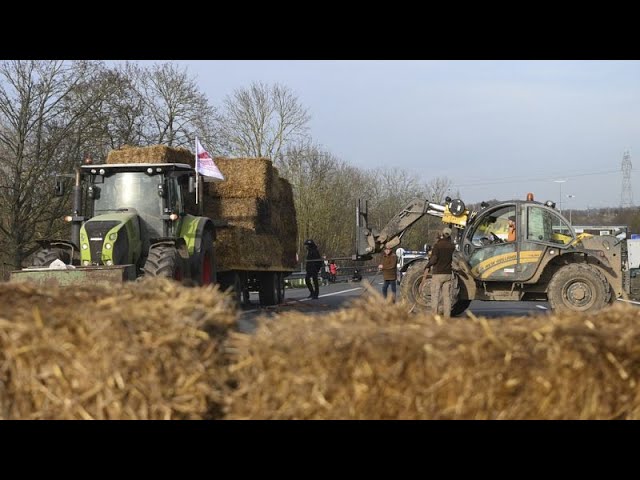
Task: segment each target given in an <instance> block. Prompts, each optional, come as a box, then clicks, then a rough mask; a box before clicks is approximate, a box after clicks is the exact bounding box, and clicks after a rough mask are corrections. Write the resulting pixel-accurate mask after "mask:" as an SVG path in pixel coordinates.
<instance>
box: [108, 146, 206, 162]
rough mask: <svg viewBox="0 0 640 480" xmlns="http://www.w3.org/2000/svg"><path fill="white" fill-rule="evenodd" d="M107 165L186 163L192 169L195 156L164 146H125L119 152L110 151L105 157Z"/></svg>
mask: <svg viewBox="0 0 640 480" xmlns="http://www.w3.org/2000/svg"><path fill="white" fill-rule="evenodd" d="M107 163H108V164H116V163H186V164H187V165H191V166H192V167H193V166H194V165H195V155H194V153H192V152H191V151H190V150H188V149H186V148H181V147H168V146H166V145H152V146H149V147H131V146H125V147H123V148H121V149H120V150H111V151H110V152H109V154H108V155H107Z"/></svg>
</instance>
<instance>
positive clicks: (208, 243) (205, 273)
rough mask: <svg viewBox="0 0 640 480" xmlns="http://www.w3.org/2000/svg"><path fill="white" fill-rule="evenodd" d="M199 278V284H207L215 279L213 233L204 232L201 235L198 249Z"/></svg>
mask: <svg viewBox="0 0 640 480" xmlns="http://www.w3.org/2000/svg"><path fill="white" fill-rule="evenodd" d="M199 260H200V268H199V269H198V271H199V273H200V278H198V279H197V280H198V284H199V285H209V284H211V283H215V281H216V271H215V267H214V262H213V260H214V257H213V235H211V232H205V233H204V235H203V236H202V248H201V249H200V256H199Z"/></svg>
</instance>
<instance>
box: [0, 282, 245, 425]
mask: <svg viewBox="0 0 640 480" xmlns="http://www.w3.org/2000/svg"><path fill="white" fill-rule="evenodd" d="M0 303H1V304H2V313H1V314H0V365H2V368H1V369H0V418H2V419H50V420H55V419H112V420H124V419H219V418H222V417H223V415H224V413H223V412H224V408H225V405H226V399H227V396H228V393H229V392H228V391H229V387H228V384H227V379H228V373H227V370H226V368H227V358H226V357H225V348H224V343H225V341H226V338H227V335H228V333H229V330H231V329H233V328H235V322H236V314H235V308H234V306H233V303H232V302H231V301H230V298H229V297H228V295H226V294H223V293H222V292H221V291H220V290H219V289H218V288H217V287H208V288H187V287H183V286H181V285H179V284H178V283H176V282H174V281H171V280H168V279H162V278H151V279H143V280H142V281H140V282H130V283H126V284H117V285H112V286H109V285H103V284H102V285H93V284H86V285H75V286H66V287H60V286H50V287H48V288H47V289H42V288H40V287H38V286H37V285H32V284H29V283H5V284H0ZM87 312H91V314H90V315H87Z"/></svg>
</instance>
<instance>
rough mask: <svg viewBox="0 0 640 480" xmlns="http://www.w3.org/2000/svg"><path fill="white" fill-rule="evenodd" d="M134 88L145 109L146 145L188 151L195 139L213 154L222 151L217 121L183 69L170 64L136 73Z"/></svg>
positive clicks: (201, 94)
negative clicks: (182, 148)
mask: <svg viewBox="0 0 640 480" xmlns="http://www.w3.org/2000/svg"><path fill="white" fill-rule="evenodd" d="M137 76H138V77H139V78H138V79H136V80H137V81H136V83H137V88H138V90H139V93H140V96H141V97H142V99H143V102H144V106H145V115H146V117H147V118H146V122H145V133H144V138H145V142H146V144H148V145H152V144H164V145H169V146H184V147H187V148H189V147H191V146H192V145H193V140H194V137H195V136H196V135H198V136H199V137H200V138H201V139H203V141H204V142H205V143H206V144H208V145H210V146H211V149H212V150H213V151H216V152H222V151H224V150H225V148H224V141H223V138H222V135H221V133H220V131H219V125H220V121H221V119H220V118H219V116H218V114H217V112H216V109H215V108H214V107H212V106H211V105H209V102H208V100H207V97H206V96H205V95H204V94H203V93H202V92H200V90H199V88H198V86H197V84H196V82H195V79H194V78H193V77H191V76H190V75H189V74H188V73H187V71H186V68H185V69H179V68H178V67H177V66H176V65H174V64H171V63H164V64H157V65H154V66H152V67H151V68H150V69H148V70H142V71H138V72H137Z"/></svg>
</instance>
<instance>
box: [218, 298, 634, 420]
mask: <svg viewBox="0 0 640 480" xmlns="http://www.w3.org/2000/svg"><path fill="white" fill-rule="evenodd" d="M376 297H378V298H374V299H370V300H369V301H360V302H358V303H357V304H355V305H354V306H353V308H350V309H347V310H342V311H339V312H337V313H334V314H331V315H327V316H322V317H320V316H305V315H302V314H293V313H292V314H288V315H283V316H281V317H279V318H278V321H277V322H266V321H263V322H261V325H260V327H259V329H258V330H257V332H256V333H255V334H254V335H253V336H246V335H241V334H234V339H233V344H234V347H235V349H236V351H237V357H236V358H235V360H234V363H233V364H232V365H231V367H230V371H231V372H232V373H233V375H234V376H235V377H236V379H237V383H238V385H239V388H238V389H237V390H236V391H235V392H234V393H233V394H232V402H231V408H230V410H229V412H228V415H227V418H230V419H244V418H249V419H639V418H640V389H639V388H638V384H637V382H638V379H639V378H640V346H639V345H640V311H639V310H638V309H637V308H636V309H634V308H633V307H628V306H624V305H616V306H615V307H612V308H611V309H608V310H606V311H604V312H601V313H599V314H598V316H587V315H578V314H561V315H556V316H536V317H529V318H522V317H521V318H503V319H499V320H486V319H483V318H480V319H477V318H475V317H474V318H471V319H470V318H453V319H451V320H446V321H445V320H442V319H440V317H435V318H434V317H432V316H431V315H422V316H416V315H409V314H407V313H406V311H407V308H406V305H401V304H398V305H389V304H386V305H383V304H382V301H381V299H380V298H379V296H378V295H376Z"/></svg>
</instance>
